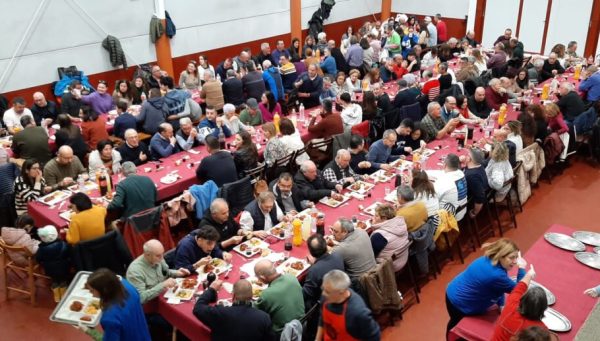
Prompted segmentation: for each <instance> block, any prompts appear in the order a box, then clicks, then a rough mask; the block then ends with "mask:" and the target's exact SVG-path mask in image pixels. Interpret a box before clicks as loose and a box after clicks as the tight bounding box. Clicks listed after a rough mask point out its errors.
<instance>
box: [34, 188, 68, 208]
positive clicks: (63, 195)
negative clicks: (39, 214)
mask: <svg viewBox="0 0 600 341" xmlns="http://www.w3.org/2000/svg"><path fill="white" fill-rule="evenodd" d="M70 196H71V192H68V191H55V192H52V193H50V194H46V195H44V196H43V197H41V198H39V199H38V201H39V202H41V203H42V204H44V205H48V206H53V205H55V204H57V203H59V202H61V201H63V200H65V199H68V198H69V197H70Z"/></svg>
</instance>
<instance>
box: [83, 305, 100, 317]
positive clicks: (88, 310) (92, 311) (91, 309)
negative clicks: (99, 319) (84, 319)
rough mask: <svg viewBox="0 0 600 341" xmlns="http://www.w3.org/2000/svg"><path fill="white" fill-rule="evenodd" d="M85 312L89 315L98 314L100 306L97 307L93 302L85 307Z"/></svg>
mask: <svg viewBox="0 0 600 341" xmlns="http://www.w3.org/2000/svg"><path fill="white" fill-rule="evenodd" d="M83 313H84V314H89V315H96V314H98V308H97V307H95V306H94V305H93V304H90V305H88V306H87V307H86V308H85V310H84V311H83Z"/></svg>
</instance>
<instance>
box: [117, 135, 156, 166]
mask: <svg viewBox="0 0 600 341" xmlns="http://www.w3.org/2000/svg"><path fill="white" fill-rule="evenodd" d="M117 150H118V151H119V153H120V154H121V158H122V160H123V162H127V161H131V162H133V163H134V164H135V165H136V166H139V165H142V164H144V163H146V162H147V161H148V155H149V154H150V152H149V151H148V146H147V145H146V143H144V142H143V141H140V138H139V136H138V132H137V131H135V129H127V130H126V131H125V143H123V144H121V145H120V146H119V147H118V148H117Z"/></svg>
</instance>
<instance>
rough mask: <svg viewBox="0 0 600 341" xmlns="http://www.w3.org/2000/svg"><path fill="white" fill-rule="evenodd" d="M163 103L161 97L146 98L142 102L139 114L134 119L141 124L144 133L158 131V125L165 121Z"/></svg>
mask: <svg viewBox="0 0 600 341" xmlns="http://www.w3.org/2000/svg"><path fill="white" fill-rule="evenodd" d="M163 105H164V98H163V97H153V98H148V100H147V101H146V102H144V104H142V109H140V114H139V115H138V116H137V117H136V121H137V122H141V123H142V124H143V126H142V130H143V131H144V132H145V133H147V134H154V133H156V132H157V131H158V126H159V125H160V124H161V123H164V122H165V112H164V111H163Z"/></svg>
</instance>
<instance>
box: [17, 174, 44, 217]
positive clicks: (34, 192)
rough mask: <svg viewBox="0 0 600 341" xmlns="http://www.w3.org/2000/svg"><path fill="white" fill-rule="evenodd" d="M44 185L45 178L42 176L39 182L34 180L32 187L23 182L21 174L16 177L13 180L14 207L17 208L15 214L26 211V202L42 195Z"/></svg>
mask: <svg viewBox="0 0 600 341" xmlns="http://www.w3.org/2000/svg"><path fill="white" fill-rule="evenodd" d="M34 181H35V180H34ZM45 186H46V180H44V178H42V179H41V181H40V182H35V183H34V184H33V187H32V186H30V185H28V184H26V183H25V181H24V180H23V177H22V176H19V177H17V179H16V180H15V208H16V209H17V215H22V214H24V213H27V203H28V202H30V201H34V200H36V199H37V198H39V197H41V196H43V195H44V187H45Z"/></svg>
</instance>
